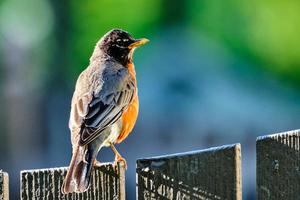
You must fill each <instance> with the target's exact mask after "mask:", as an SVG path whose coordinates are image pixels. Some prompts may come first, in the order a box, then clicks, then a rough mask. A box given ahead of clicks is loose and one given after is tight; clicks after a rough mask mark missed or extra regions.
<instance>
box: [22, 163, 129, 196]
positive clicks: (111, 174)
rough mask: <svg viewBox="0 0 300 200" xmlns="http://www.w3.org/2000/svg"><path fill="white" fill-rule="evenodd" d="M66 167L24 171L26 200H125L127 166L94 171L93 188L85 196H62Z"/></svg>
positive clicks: (103, 167) (23, 183)
mask: <svg viewBox="0 0 300 200" xmlns="http://www.w3.org/2000/svg"><path fill="white" fill-rule="evenodd" d="M66 173H67V168H66V167H61V168H49V169H38V170H26V171H21V199H22V200H35V199H36V200H37V199H41V200H52V199H66V200H77V199H80V200H83V199H95V200H98V199H99V200H100V199H101V200H125V167H124V166H123V165H122V163H118V166H116V167H114V166H113V165H112V164H105V165H103V166H100V167H96V168H95V169H94V170H93V172H92V178H91V184H90V188H89V189H88V190H87V191H86V192H84V193H72V194H68V195H64V194H62V193H61V186H62V183H63V179H64V177H65V175H66Z"/></svg>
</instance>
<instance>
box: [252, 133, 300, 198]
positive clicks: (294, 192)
mask: <svg viewBox="0 0 300 200" xmlns="http://www.w3.org/2000/svg"><path fill="white" fill-rule="evenodd" d="M299 150H300V131H299V130H296V131H290V132H285V133H280V134H275V135H268V136H262V137H259V138H258V139H257V144H256V152H257V169H256V171H257V176H256V177H257V197H258V200H265V199H284V200H295V199H300V151H299Z"/></svg>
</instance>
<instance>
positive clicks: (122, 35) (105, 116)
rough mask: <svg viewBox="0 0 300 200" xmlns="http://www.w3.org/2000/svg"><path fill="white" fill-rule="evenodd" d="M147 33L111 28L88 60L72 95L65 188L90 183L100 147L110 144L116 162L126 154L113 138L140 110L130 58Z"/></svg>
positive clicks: (74, 188) (74, 189) (122, 132)
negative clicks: (133, 33) (139, 36)
mask: <svg viewBox="0 0 300 200" xmlns="http://www.w3.org/2000/svg"><path fill="white" fill-rule="evenodd" d="M148 41H149V40H148V39H145V38H143V39H134V38H133V37H132V36H131V35H130V34H128V33H127V32H125V31H123V30H120V29H113V30H111V31H109V32H108V33H106V34H105V35H104V36H103V37H102V38H101V39H100V40H99V41H98V43H97V44H96V47H95V49H94V52H93V54H92V56H91V58H90V64H89V66H88V67H87V68H86V69H85V70H84V71H83V72H82V73H81V74H80V76H79V78H78V80H77V83H76V88H75V92H74V94H73V98H72V104H71V114H70V120H69V128H70V130H71V142H72V148H73V155H72V159H71V163H70V167H69V169H68V172H67V175H66V178H65V180H64V183H63V186H62V192H63V193H71V192H84V191H86V190H87V189H88V186H89V180H90V175H91V171H92V168H93V166H94V165H97V164H99V162H98V161H96V156H97V154H98V151H99V150H100V149H101V148H102V147H103V146H110V147H111V148H112V150H113V151H114V153H115V156H116V157H115V162H117V161H123V162H125V164H126V161H125V159H124V158H123V157H122V156H121V155H120V153H119V152H118V151H117V150H116V148H115V146H114V144H116V143H120V142H122V141H123V140H124V139H125V138H126V137H127V136H128V135H129V133H130V132H131V131H132V129H133V127H134V124H135V122H136V119H137V116H138V109H139V100H138V96H137V81H136V73H135V69H134V65H133V61H132V59H133V58H132V57H133V52H134V50H135V48H136V47H138V46H141V45H143V44H145V43H147V42H148Z"/></svg>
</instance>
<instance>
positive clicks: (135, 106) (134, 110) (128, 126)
mask: <svg viewBox="0 0 300 200" xmlns="http://www.w3.org/2000/svg"><path fill="white" fill-rule="evenodd" d="M138 112H139V99H138V97H137V96H135V98H134V99H133V100H132V103H131V104H130V105H129V106H128V108H127V110H126V111H125V112H124V113H123V114H122V129H121V132H120V135H119V137H118V139H117V141H116V142H117V143H120V142H122V141H123V140H124V139H125V138H126V137H127V136H128V135H129V133H130V132H131V131H132V129H133V127H134V125H135V122H136V120H137V116H138Z"/></svg>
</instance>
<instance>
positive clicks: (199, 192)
mask: <svg viewBox="0 0 300 200" xmlns="http://www.w3.org/2000/svg"><path fill="white" fill-rule="evenodd" d="M137 195H138V197H137V198H138V199H139V200H142V199H147V200H152V199H153V200H154V199H208V200H210V199H230V200H241V199H242V192H241V148H240V145H239V144H235V145H228V146H222V147H218V148H210V149H206V150H202V151H194V152H187V153H182V154H174V155H169V156H160V157H154V158H147V159H139V160H138V161H137Z"/></svg>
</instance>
